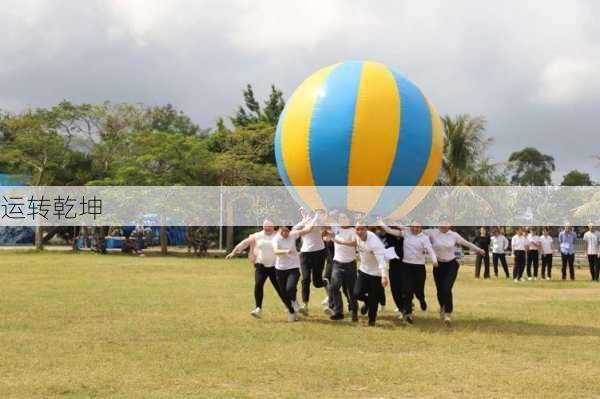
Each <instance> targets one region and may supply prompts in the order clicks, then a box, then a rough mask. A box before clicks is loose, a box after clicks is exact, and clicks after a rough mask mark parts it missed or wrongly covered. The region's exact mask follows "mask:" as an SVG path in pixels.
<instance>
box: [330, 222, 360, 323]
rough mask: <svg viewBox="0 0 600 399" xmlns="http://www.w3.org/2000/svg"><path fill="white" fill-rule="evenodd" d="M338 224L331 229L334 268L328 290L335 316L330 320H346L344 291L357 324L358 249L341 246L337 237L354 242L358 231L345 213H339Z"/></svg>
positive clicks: (353, 319)
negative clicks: (355, 292)
mask: <svg viewBox="0 0 600 399" xmlns="http://www.w3.org/2000/svg"><path fill="white" fill-rule="evenodd" d="M338 222H339V224H336V225H333V226H332V227H331V229H332V234H333V239H332V241H333V268H332V271H331V282H330V284H329V286H328V288H329V298H331V303H332V306H331V309H332V312H333V314H332V315H331V317H330V319H331V320H342V319H343V318H344V303H343V300H342V293H341V291H340V290H341V289H343V290H344V292H345V293H346V296H347V298H348V309H349V310H350V312H351V313H352V321H353V322H357V321H358V303H357V300H356V297H355V296H354V286H355V284H356V248H355V247H353V246H349V245H343V244H339V243H338V242H336V241H335V238H336V237H337V238H338V239H339V240H343V241H352V240H354V239H355V236H356V230H355V228H354V226H352V222H351V221H350V217H349V216H348V215H347V214H346V213H344V212H341V213H339V215H338Z"/></svg>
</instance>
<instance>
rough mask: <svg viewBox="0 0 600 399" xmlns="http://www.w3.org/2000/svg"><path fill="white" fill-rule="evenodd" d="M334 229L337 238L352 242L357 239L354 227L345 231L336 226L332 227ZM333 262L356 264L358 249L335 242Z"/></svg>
mask: <svg viewBox="0 0 600 399" xmlns="http://www.w3.org/2000/svg"><path fill="white" fill-rule="evenodd" d="M332 229H333V232H334V233H335V236H336V237H337V238H340V239H342V240H344V241H350V240H353V239H354V238H355V237H356V230H355V229H354V227H347V228H345V229H344V228H342V227H340V226H338V225H334V226H332ZM333 260H334V261H336V262H340V263H350V262H354V261H355V260H356V248H354V247H350V246H348V245H342V244H338V243H337V242H334V244H333Z"/></svg>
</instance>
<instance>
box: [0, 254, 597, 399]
mask: <svg viewBox="0 0 600 399" xmlns="http://www.w3.org/2000/svg"><path fill="white" fill-rule="evenodd" d="M557 271H558V273H557ZM559 274H560V271H559V270H556V266H555V278H557V276H558V275H559ZM577 277H578V278H579V281H576V282H574V283H571V282H567V283H563V282H559V281H556V280H555V281H551V282H540V281H538V282H524V283H521V284H515V283H513V282H512V281H505V280H499V281H495V280H492V281H475V280H474V279H473V278H472V268H471V267H468V266H467V267H464V268H463V270H462V272H461V275H460V277H459V280H458V282H457V285H456V287H455V294H456V295H455V297H456V298H455V303H456V305H455V308H456V310H455V315H454V319H455V320H454V324H453V326H452V327H451V328H446V327H444V326H442V325H441V322H440V321H439V320H438V319H437V317H436V310H437V304H436V303H435V300H434V291H433V279H432V276H431V274H428V280H427V289H428V298H429V303H430V305H431V306H430V308H431V310H430V311H429V312H427V313H417V321H416V324H415V325H414V326H412V327H403V326H400V325H397V324H396V323H395V321H394V320H395V317H394V314H393V312H391V311H389V312H386V314H384V315H383V316H382V317H381V318H380V321H379V326H378V327H376V328H368V327H366V326H365V321H364V320H361V322H360V323H359V324H358V325H356V324H352V323H350V322H349V321H344V322H340V323H333V322H330V321H329V320H326V317H325V316H324V315H323V314H322V312H321V311H320V306H317V303H319V302H320V300H321V299H322V298H323V296H324V294H323V291H322V290H319V291H318V292H316V295H315V298H314V299H313V301H312V302H313V305H312V310H313V312H312V315H311V316H310V317H308V318H303V319H302V320H301V321H299V322H297V323H291V324H290V323H287V322H285V321H284V320H285V314H284V312H283V308H282V305H281V304H280V303H279V302H278V300H277V298H276V296H275V294H274V292H273V291H272V289H271V288H270V286H268V285H267V290H266V293H265V306H264V310H265V314H264V318H263V319H262V320H254V319H252V318H251V317H250V316H249V314H248V312H249V311H250V310H251V309H252V305H253V299H252V286H253V274H252V269H251V267H250V266H249V264H248V263H247V261H246V260H242V259H240V260H235V261H230V262H226V261H223V260H205V259H191V258H175V257H173V258H161V257H151V256H149V257H143V258H142V257H126V256H120V255H109V256H98V255H92V254H60V253H44V254H40V253H18V254H17V253H10V252H9V253H0V279H1V281H2V283H1V284H2V286H1V287H2V288H1V291H0V294H1V296H0V298H1V299H0V301H1V302H0V304H1V314H0V398H29V397H30V398H48V397H66V398H88V397H102V398H105V397H110V398H191V397H208V398H213V397H217V398H245V397H250V398H267V397H284V398H300V397H303V398H312V397H322V398H397V397H435V398H453V397H456V398H483V397H498V398H500V397H502V398H523V397H538V398H551V397H562V398H584V397H600V285H598V284H594V283H591V282H588V281H587V279H588V274H587V270H583V269H582V270H581V271H579V272H578V275H577ZM388 301H390V302H391V296H390V295H389V293H388ZM389 307H390V308H393V306H389Z"/></svg>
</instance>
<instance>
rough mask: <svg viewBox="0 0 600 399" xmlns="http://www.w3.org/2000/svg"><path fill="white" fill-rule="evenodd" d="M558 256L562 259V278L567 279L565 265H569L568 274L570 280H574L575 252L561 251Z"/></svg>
mask: <svg viewBox="0 0 600 399" xmlns="http://www.w3.org/2000/svg"><path fill="white" fill-rule="evenodd" d="M560 257H561V259H562V279H563V280H566V279H567V265H569V275H570V277H571V280H575V268H574V263H575V254H565V253H562V252H561V254H560Z"/></svg>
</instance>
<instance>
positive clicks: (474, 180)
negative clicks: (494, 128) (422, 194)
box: [438, 114, 505, 186]
mask: <svg viewBox="0 0 600 399" xmlns="http://www.w3.org/2000/svg"><path fill="white" fill-rule="evenodd" d="M442 122H443V124H444V135H445V136H444V158H443V162H442V174H441V176H440V179H439V181H438V184H444V185H448V186H459V185H489V184H505V176H504V174H503V173H502V171H501V170H499V168H498V166H497V165H494V164H492V163H491V162H490V160H489V158H488V157H487V155H486V151H487V148H488V146H489V145H490V144H491V143H492V139H491V138H488V137H486V136H485V125H486V121H485V119H484V118H483V117H479V116H476V117H472V116H470V115H468V114H462V115H457V116H456V117H451V116H449V115H446V116H445V117H443V118H442Z"/></svg>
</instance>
